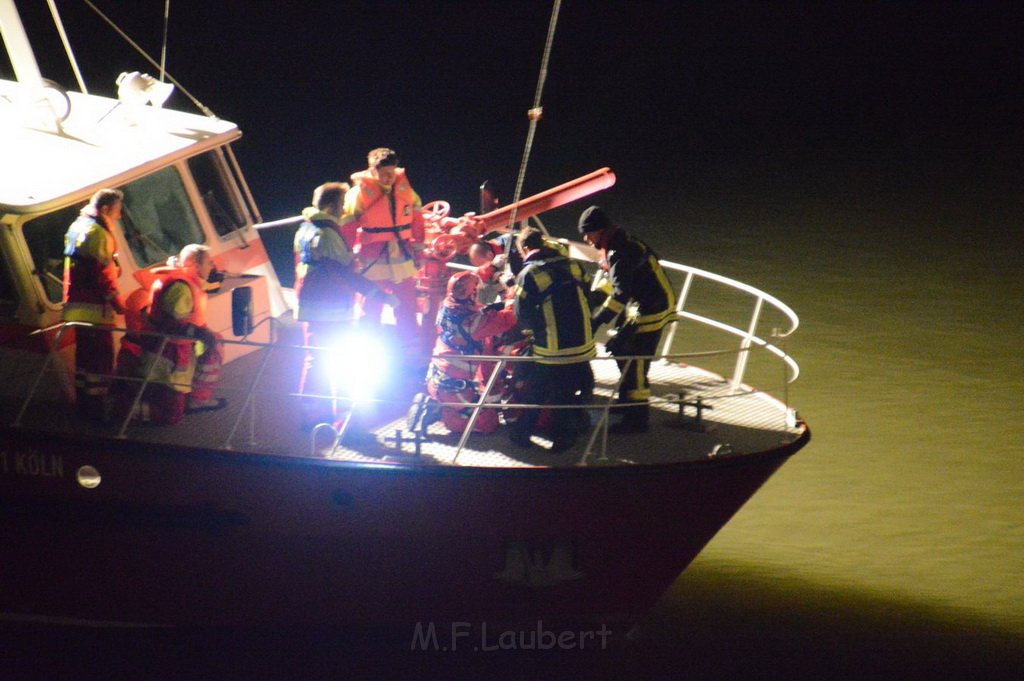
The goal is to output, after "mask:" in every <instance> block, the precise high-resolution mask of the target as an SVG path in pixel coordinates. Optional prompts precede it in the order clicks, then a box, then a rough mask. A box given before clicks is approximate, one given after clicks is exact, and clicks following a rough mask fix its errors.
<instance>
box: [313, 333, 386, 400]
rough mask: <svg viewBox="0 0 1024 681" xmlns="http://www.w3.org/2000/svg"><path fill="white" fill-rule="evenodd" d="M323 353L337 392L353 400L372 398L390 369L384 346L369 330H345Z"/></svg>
mask: <svg viewBox="0 0 1024 681" xmlns="http://www.w3.org/2000/svg"><path fill="white" fill-rule="evenodd" d="M326 352H327V361H326V362H325V363H324V364H325V367H326V369H327V371H328V372H330V373H329V375H330V378H331V382H332V383H333V385H334V389H335V391H336V394H338V395H339V396H345V397H348V398H350V399H352V400H356V401H358V400H360V399H367V398H370V397H372V396H373V394H374V392H375V391H376V389H377V388H378V387H379V386H380V385H381V384H382V383H383V381H384V378H385V377H386V376H387V374H388V373H389V371H390V369H391V356H390V353H389V352H388V347H387V345H386V344H385V343H384V342H383V341H382V340H381V339H380V338H378V337H376V336H374V335H373V334H370V333H366V332H359V331H353V332H351V333H347V334H345V335H344V336H342V337H340V338H338V339H337V340H336V341H335V342H333V343H332V344H331V345H330V346H329V347H328V349H327V351H326Z"/></svg>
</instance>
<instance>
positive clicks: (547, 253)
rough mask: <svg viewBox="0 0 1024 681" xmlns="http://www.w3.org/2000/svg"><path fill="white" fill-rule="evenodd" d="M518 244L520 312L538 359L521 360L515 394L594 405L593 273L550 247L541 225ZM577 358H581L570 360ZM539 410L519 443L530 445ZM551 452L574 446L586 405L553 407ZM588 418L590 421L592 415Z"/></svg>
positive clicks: (518, 425) (529, 415) (529, 414)
mask: <svg viewBox="0 0 1024 681" xmlns="http://www.w3.org/2000/svg"><path fill="white" fill-rule="evenodd" d="M516 245H517V249H518V251H519V254H520V255H521V256H522V259H523V269H522V270H521V271H520V272H519V275H518V276H517V277H516V299H515V314H516V318H517V319H518V320H519V322H520V324H521V325H522V326H523V328H525V329H528V330H529V331H530V332H531V333H532V336H533V338H532V341H531V345H530V352H531V354H532V355H533V357H534V361H533V362H530V363H517V367H516V369H517V371H520V372H523V373H525V374H526V375H525V376H522V374H520V375H519V376H517V379H518V378H523V379H524V384H525V387H524V390H523V391H522V394H521V395H520V396H517V397H516V398H515V399H517V400H518V401H521V402H523V403H528V404H553V405H558V404H568V405H583V404H589V403H590V400H591V397H592V395H593V391H594V373H593V370H592V368H591V366H590V361H589V360H590V359H591V358H593V357H594V356H596V354H597V353H596V351H595V349H594V337H593V334H592V332H591V329H590V306H589V305H588V303H587V290H588V289H589V287H590V277H589V275H588V274H587V272H586V270H584V269H583V267H582V266H580V264H579V263H578V262H575V261H573V260H570V259H569V258H567V257H566V256H565V255H563V254H561V253H560V252H559V251H557V250H555V249H552V248H550V247H548V246H546V244H545V242H544V235H543V233H541V232H540V231H539V230H537V229H533V228H527V229H525V230H523V231H522V232H520V234H519V238H518V239H517V243H516ZM571 360H578V361H571ZM538 416H539V412H538V410H537V409H524V410H523V414H522V415H521V416H520V417H519V419H517V420H516V422H515V423H514V424H513V425H512V428H511V431H510V433H509V436H510V438H511V440H512V442H513V444H516V445H518V446H520V447H530V446H532V443H531V441H530V436H531V435H532V434H533V430H534V426H535V425H536V423H537V418H538ZM552 417H553V418H552V420H553V432H552V433H551V440H552V447H551V451H555V452H560V451H564V450H566V449H569V448H570V447H572V446H573V444H575V442H576V436H577V435H578V433H579V431H580V429H581V426H582V422H583V420H584V419H586V411H585V410H583V409H554V410H553V413H552ZM588 423H589V420H588Z"/></svg>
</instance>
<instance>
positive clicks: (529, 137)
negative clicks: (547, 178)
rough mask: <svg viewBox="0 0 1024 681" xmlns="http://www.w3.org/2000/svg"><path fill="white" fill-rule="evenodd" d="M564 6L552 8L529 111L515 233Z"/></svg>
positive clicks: (559, 3) (557, 2) (558, 3)
mask: <svg viewBox="0 0 1024 681" xmlns="http://www.w3.org/2000/svg"><path fill="white" fill-rule="evenodd" d="M561 6H562V0H555V4H554V6H553V7H552V8H551V21H550V22H549V23H548V36H547V39H546V40H545V41H544V56H543V57H542V58H541V62H540V73H539V74H537V92H536V93H535V94H534V96H533V107H532V108H531V109H530V110H529V111H528V112H527V114H526V115H527V116H528V117H529V119H530V128H529V130H528V131H527V133H526V148H525V149H523V161H522V163H521V164H520V165H519V177H517V178H516V191H515V196H514V197H513V198H512V212H511V213H509V216H508V227H509V231H510V232H513V233H515V225H516V213H517V212H518V208H519V206H518V205H517V204H518V203H519V197H520V196H522V192H523V181H524V179H525V178H526V165H527V163H528V162H529V160H530V151H531V150H532V149H533V137H534V135H535V134H536V131H537V121H539V120H540V117H541V114H542V113H543V111H544V108H543V107H542V106H541V105H540V96H541V93H542V92H543V91H544V81H545V80H547V77H548V59H549V58H550V57H551V45H552V43H554V41H555V26H557V25H558V11H559V9H560V8H561Z"/></svg>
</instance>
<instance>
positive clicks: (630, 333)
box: [578, 206, 676, 433]
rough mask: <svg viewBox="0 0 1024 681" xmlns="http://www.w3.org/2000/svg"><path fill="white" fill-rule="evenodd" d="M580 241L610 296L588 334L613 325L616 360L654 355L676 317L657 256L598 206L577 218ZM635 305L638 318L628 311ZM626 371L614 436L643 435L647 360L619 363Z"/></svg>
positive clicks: (612, 429) (647, 390)
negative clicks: (597, 257) (592, 252)
mask: <svg viewBox="0 0 1024 681" xmlns="http://www.w3.org/2000/svg"><path fill="white" fill-rule="evenodd" d="M578 228H579V231H580V234H581V235H583V240H584V241H586V242H587V243H588V244H590V245H591V246H593V247H594V248H599V249H601V255H602V260H601V265H602V268H604V269H606V271H607V277H608V280H609V283H610V284H611V293H610V294H609V295H608V296H607V298H605V300H604V302H603V303H602V304H601V305H600V306H599V307H597V308H596V309H595V310H594V314H593V319H592V327H591V328H592V330H593V331H594V332H596V331H597V330H598V329H599V328H600V327H601V325H602V324H606V323H608V322H611V321H612V320H615V326H616V330H615V334H614V336H613V337H612V339H611V340H609V341H608V345H607V346H608V349H609V350H610V351H611V353H612V354H613V355H615V356H616V357H629V356H632V355H641V356H647V355H653V354H655V353H656V352H657V351H658V343H659V341H660V340H661V333H662V330H663V329H664V328H665V325H667V324H668V323H669V322H670V321H672V319H673V317H674V314H675V304H676V295H675V291H674V290H673V288H672V284H671V283H670V282H669V280H668V276H667V275H666V274H665V271H664V270H663V269H662V267H661V265H660V264H659V263H658V256H657V255H655V253H654V251H652V250H651V249H650V247H648V246H647V244H645V243H644V242H642V241H640V240H639V239H637V238H636V237H634V236H632V235H630V234H627V233H626V232H625V231H623V230H622V229H619V227H618V226H617V225H615V224H614V223H613V222H612V221H611V220H609V219H608V216H607V215H606V214H605V212H604V211H603V210H601V208H600V207H599V206H591V207H590V208H587V209H586V210H585V211H583V213H582V215H580V220H579V224H578ZM631 302H635V303H636V313H635V314H631V312H630V311H629V310H627V305H629V303H631ZM617 364H618V365H619V371H620V372H621V371H625V372H626V375H625V376H624V377H623V379H622V384H621V387H620V388H619V403H620V404H625V405H628V406H627V407H626V408H624V409H621V410H619V411H621V412H622V420H621V421H620V422H619V423H615V424H612V425H611V426H610V427H609V428H608V430H609V432H612V433H642V432H645V431H646V430H647V427H648V421H649V417H650V406H649V400H650V397H651V384H650V382H649V381H648V378H647V374H648V372H649V371H650V368H651V363H650V361H649V360H645V359H634V360H632V361H629V360H619V361H618V362H617Z"/></svg>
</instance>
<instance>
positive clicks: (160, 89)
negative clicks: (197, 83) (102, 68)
mask: <svg viewBox="0 0 1024 681" xmlns="http://www.w3.org/2000/svg"><path fill="white" fill-rule="evenodd" d="M173 91H174V86H173V85H171V84H170V83H162V82H160V81H159V80H157V79H156V78H154V77H153V76H151V75H149V74H148V73H139V72H138V71H132V72H131V73H127V72H125V73H122V74H121V75H120V76H118V77H117V98H118V99H119V100H121V102H123V103H125V104H151V105H152V106H154V107H156V108H158V109H159V108H160V107H162V106H163V105H164V102H166V101H167V98H168V97H170V96H171V92H173Z"/></svg>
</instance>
